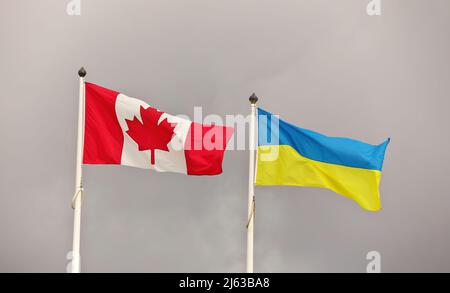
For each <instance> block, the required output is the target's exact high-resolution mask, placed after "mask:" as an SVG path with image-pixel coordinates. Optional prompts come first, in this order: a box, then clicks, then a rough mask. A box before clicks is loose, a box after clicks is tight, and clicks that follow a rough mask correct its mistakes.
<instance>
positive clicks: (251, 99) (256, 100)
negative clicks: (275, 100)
mask: <svg viewBox="0 0 450 293" xmlns="http://www.w3.org/2000/svg"><path fill="white" fill-rule="evenodd" d="M248 100H249V101H250V103H251V104H252V105H254V104H256V102H258V97H257V96H256V95H255V93H253V94H252V95H251V96H250V98H248Z"/></svg>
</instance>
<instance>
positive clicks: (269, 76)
mask: <svg viewBox="0 0 450 293" xmlns="http://www.w3.org/2000/svg"><path fill="white" fill-rule="evenodd" d="M69 2H70V1H69V0H41V1H32V0H28V1H26V0H14V1H6V0H2V1H0V64H1V65H0V84H1V93H0V117H1V118H2V123H1V126H0V137H1V143H0V152H1V154H2V159H1V164H0V188H1V189H0V235H1V236H0V272H64V271H65V267H66V264H67V260H66V253H67V252H69V251H70V250H71V246H72V225H73V210H72V209H71V207H70V201H71V198H72V196H73V192H74V176H75V148H76V126H77V106H78V100H77V99H78V76H77V71H78V69H79V67H81V66H85V67H86V69H87V72H88V73H87V81H90V82H94V83H97V84H100V85H102V86H105V87H108V88H111V89H114V90H117V91H119V92H122V93H125V94H127V95H129V96H132V97H135V98H139V99H142V100H144V101H146V102H147V103H149V104H151V105H154V106H155V107H158V108H160V109H161V110H164V111H166V112H168V113H171V114H185V115H189V116H191V117H192V115H193V109H194V106H202V107H203V114H204V115H207V114H219V115H222V116H223V117H224V116H225V115H226V114H244V115H247V114H248V112H249V110H250V109H249V103H248V97H249V96H250V94H251V93H252V92H255V93H256V94H257V95H258V96H259V97H260V103H259V104H260V106H261V107H263V108H265V109H266V110H268V111H271V112H273V113H275V114H279V115H280V116H281V117H282V118H283V119H285V120H287V121H289V122H291V123H294V124H296V125H299V126H301V127H304V128H309V129H313V130H316V131H319V132H322V133H324V134H327V135H332V136H346V137H352V138H355V139H360V140H364V141H366V142H369V143H373V144H376V143H380V142H382V141H383V140H384V139H385V138H387V137H391V138H392V141H391V144H390V145H389V147H388V150H387V155H386V159H385V164H384V169H383V175H382V181H381V186H380V191H381V199H382V205H383V210H382V211H380V212H378V213H371V212H367V211H364V210H363V209H362V208H360V207H359V206H358V205H357V204H356V203H355V202H353V201H351V200H349V199H346V198H344V197H342V196H339V195H337V194H334V193H333V192H331V191H327V190H323V189H313V188H301V187H257V188H256V197H257V199H256V201H257V202H256V209H257V212H256V222H255V271H256V272H365V270H366V265H367V263H368V261H367V260H366V254H367V252H369V251H372V250H376V251H378V252H380V254H381V269H382V271H384V272H449V271H450V254H449V253H448V248H449V247H450V213H449V205H450V194H449V193H450V192H449V188H448V181H449V179H448V166H449V163H450V152H449V149H450V132H449V129H448V125H450V115H449V114H448V113H449V109H450V98H449V94H450V82H449V81H450V57H449V55H448V52H450V38H449V35H450V32H449V30H450V2H449V1H448V0H430V1H420V0H396V1H388V0H382V4H383V6H382V15H381V16H372V17H371V16H368V15H367V14H366V5H367V3H368V2H369V0H342V1H329V0H295V1H294V0H291V1H288V0H226V1H225V0H217V1H210V0H189V1H186V0H159V1H154V0H152V1H143V0H142V1H138V0H131V1H125V0H122V1H120V0H89V1H87V0H81V3H82V9H81V15H80V16H68V15H67V13H66V5H67V3H69ZM247 180H248V153H247V152H245V151H229V152H227V153H226V154H225V160H224V173H223V174H222V175H220V176H215V177H188V176H184V175H180V174H175V173H157V172H154V171H150V170H142V169H135V168H130V167H121V166H86V167H85V168H84V184H85V194H86V196H85V201H84V204H83V210H82V239H81V257H82V270H83V271H84V272H242V271H244V270H245V247H246V242H245V241H246V230H245V225H246V222H247Z"/></svg>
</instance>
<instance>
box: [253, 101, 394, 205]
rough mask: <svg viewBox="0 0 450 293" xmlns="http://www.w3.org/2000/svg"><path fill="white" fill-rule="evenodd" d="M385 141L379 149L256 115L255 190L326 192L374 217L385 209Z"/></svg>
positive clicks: (261, 111) (262, 112) (275, 117)
mask: <svg viewBox="0 0 450 293" xmlns="http://www.w3.org/2000/svg"><path fill="white" fill-rule="evenodd" d="M389 140H390V139H387V140H386V141H384V142H383V143H381V144H379V145H371V144H367V143H364V142H361V141H357V140H353V139H349V138H342V137H328V136H325V135H322V134H320V133H317V132H314V131H311V130H306V129H303V128H300V127H297V126H294V125H292V124H289V123H287V122H285V121H282V120H280V119H278V117H277V116H275V115H272V114H271V113H269V112H266V111H264V110H262V109H260V108H259V109H258V155H257V157H258V159H257V166H256V179H255V181H256V182H255V183H256V185H294V186H311V187H321V188H328V189H330V190H332V191H334V192H336V193H338V194H341V195H343V196H346V197H349V198H351V199H353V200H355V201H356V202H357V203H358V204H359V205H360V206H361V207H363V208H364V209H366V210H370V211H377V210H379V209H381V204H380V193H379V191H378V185H379V184H380V177H381V169H382V166H383V160H384V153H385V151H386V147H387V145H388V144H389Z"/></svg>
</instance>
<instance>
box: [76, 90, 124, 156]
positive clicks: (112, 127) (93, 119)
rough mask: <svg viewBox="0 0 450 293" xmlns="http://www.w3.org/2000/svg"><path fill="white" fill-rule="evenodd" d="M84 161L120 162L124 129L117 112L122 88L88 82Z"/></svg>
mask: <svg viewBox="0 0 450 293" xmlns="http://www.w3.org/2000/svg"><path fill="white" fill-rule="evenodd" d="M85 86H86V102H85V123H84V155H83V163H84V164H120V162H121V157H122V148H123V132H122V129H121V128H120V125H119V122H118V121H117V116H116V98H117V95H118V94H119V93H118V92H115V91H112V90H109V89H106V88H103V87H100V86H98V85H95V84H92V83H88V82H87V83H85Z"/></svg>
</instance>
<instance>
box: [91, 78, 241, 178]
mask: <svg viewBox="0 0 450 293" xmlns="http://www.w3.org/2000/svg"><path fill="white" fill-rule="evenodd" d="M84 129H85V132H84V154H83V163H84V164H117V165H127V166H132V167H139V168H146V169H154V170H156V171H161V172H164V171H169V172H178V173H184V174H187V175H217V174H221V173H222V161H223V157H224V152H225V149H226V146H227V143H228V141H229V139H230V138H231V136H232V134H233V131H234V130H233V128H232V127H226V126H219V125H202V124H199V123H195V122H192V121H189V120H187V119H184V118H180V117H177V116H173V115H170V114H167V113H164V112H161V111H159V110H157V109H155V108H153V107H151V106H150V105H148V104H147V103H145V102H144V101H141V100H138V99H135V98H131V97H128V96H126V95H124V94H121V93H119V92H116V91H112V90H109V89H106V88H103V87H101V86H98V85H95V84H92V83H85V128H84Z"/></svg>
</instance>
